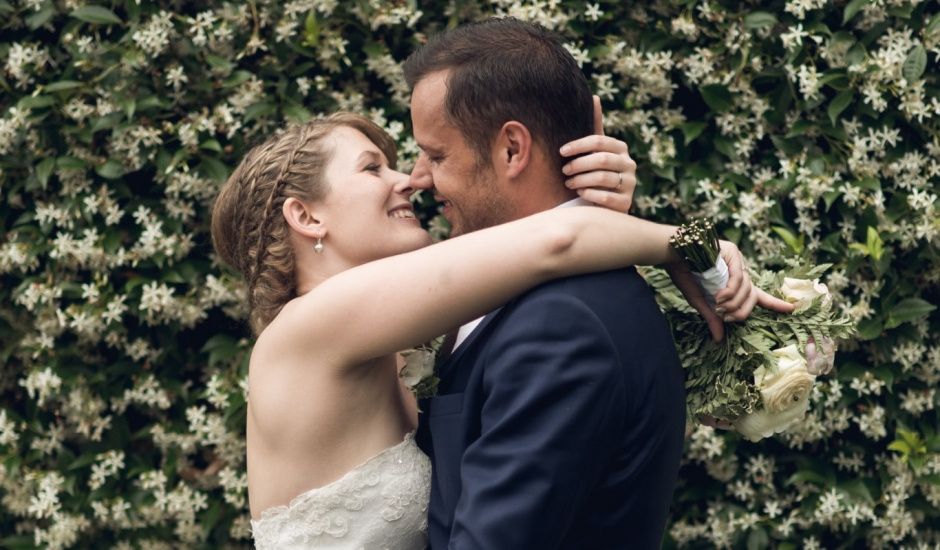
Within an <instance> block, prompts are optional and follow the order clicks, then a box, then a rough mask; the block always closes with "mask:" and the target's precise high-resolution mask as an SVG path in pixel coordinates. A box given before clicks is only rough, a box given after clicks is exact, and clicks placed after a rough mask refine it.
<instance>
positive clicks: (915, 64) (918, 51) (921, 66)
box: [901, 44, 927, 84]
mask: <svg viewBox="0 0 940 550" xmlns="http://www.w3.org/2000/svg"><path fill="white" fill-rule="evenodd" d="M926 68H927V50H925V49H924V45H923V44H918V45H916V46H914V49H913V50H911V53H909V54H907V59H905V60H904V65H903V66H902V67H901V74H902V75H904V79H905V80H907V83H908V84H911V83H912V82H914V81H916V80H917V79H919V78H920V77H921V75H923V74H924V70H925V69H926Z"/></svg>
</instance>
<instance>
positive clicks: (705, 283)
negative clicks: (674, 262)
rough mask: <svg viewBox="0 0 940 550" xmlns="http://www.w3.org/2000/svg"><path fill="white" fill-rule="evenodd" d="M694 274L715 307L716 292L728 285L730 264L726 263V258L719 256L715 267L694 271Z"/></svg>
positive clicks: (707, 298) (706, 296)
mask: <svg viewBox="0 0 940 550" xmlns="http://www.w3.org/2000/svg"><path fill="white" fill-rule="evenodd" d="M692 274H693V275H695V280H696V281H698V284H699V286H701V287H702V290H704V291H705V299H706V300H708V303H709V304H711V306H712V307H714V306H715V294H716V293H718V291H719V290H721V289H723V288H725V287H726V286H728V264H726V263H725V259H724V258H722V257H721V256H718V260H717V261H715V267H712V268H710V269H707V270H705V271H703V272H701V273H696V272H693V273H692Z"/></svg>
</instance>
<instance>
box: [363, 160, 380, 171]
mask: <svg viewBox="0 0 940 550" xmlns="http://www.w3.org/2000/svg"><path fill="white" fill-rule="evenodd" d="M381 169H382V166H380V165H379V164H376V163H374V162H373V163H372V164H368V165H366V167H365V170H366V171H367V172H378V171H379V170H381Z"/></svg>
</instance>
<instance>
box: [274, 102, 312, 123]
mask: <svg viewBox="0 0 940 550" xmlns="http://www.w3.org/2000/svg"><path fill="white" fill-rule="evenodd" d="M281 110H282V111H283V112H284V118H286V119H288V120H290V121H293V122H298V123H303V122H307V121H308V120H310V119H311V118H312V117H313V114H312V113H311V112H310V111H308V110H307V108H306V107H304V106H303V105H301V104H299V103H294V102H289V103H285V104H284V105H282V106H281Z"/></svg>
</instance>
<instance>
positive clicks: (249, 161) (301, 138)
mask: <svg viewBox="0 0 940 550" xmlns="http://www.w3.org/2000/svg"><path fill="white" fill-rule="evenodd" d="M341 126H345V127H349V128H353V129H355V130H358V131H360V132H362V133H363V134H365V136H366V137H367V138H369V139H370V140H371V141H372V142H373V143H375V144H376V146H378V147H379V149H381V150H382V152H383V153H385V157H386V158H387V159H388V160H389V163H390V165H391V166H392V167H394V166H395V164H396V161H397V155H396V151H395V142H394V141H393V140H392V138H391V137H390V136H389V135H388V134H387V133H385V131H383V130H382V129H381V128H380V127H379V126H377V125H376V124H375V123H373V122H372V121H371V120H369V119H367V118H365V117H363V116H360V115H356V114H353V113H345V112H341V113H336V114H333V115H330V116H328V117H326V118H322V119H315V120H311V121H309V122H306V123H304V124H299V125H294V126H289V127H287V128H286V129H285V130H284V131H282V132H280V133H278V134H276V135H273V136H271V137H269V138H268V139H267V140H265V141H264V142H263V143H261V144H260V145H256V146H255V147H253V148H252V149H251V150H250V151H248V154H247V155H245V157H244V158H243V159H242V161H241V162H240V163H239V164H238V167H237V168H235V171H234V172H232V175H231V176H229V178H228V180H227V181H226V182H225V185H223V186H222V189H221V191H219V195H218V197H216V199H215V204H214V205H213V208H212V243H213V245H214V246H215V250H216V252H217V253H218V254H219V257H220V258H221V259H222V261H224V262H225V263H227V264H229V265H231V266H232V267H234V268H235V269H237V270H238V271H239V272H240V273H241V274H242V276H243V277H244V278H245V282H246V283H247V286H248V309H249V324H250V325H251V329H252V331H253V332H254V334H255V335H258V334H260V333H261V331H262V330H264V328H265V327H266V326H268V324H269V323H270V322H271V321H272V320H273V319H274V318H275V317H276V316H277V314H278V313H279V312H280V311H281V308H283V307H284V304H286V303H287V302H288V301H290V300H291V299H293V298H295V297H296V296H297V281H296V274H295V264H294V262H295V256H294V250H293V248H292V245H291V241H290V227H289V226H288V224H287V220H285V219H284V215H283V213H282V207H283V205H284V201H285V200H286V199H287V198H288V197H294V198H297V199H299V200H301V201H304V202H312V201H317V200H321V199H323V198H324V197H325V196H326V195H327V194H328V193H329V191H330V186H329V184H328V183H327V182H325V181H324V180H323V174H324V172H325V169H326V166H327V164H328V163H329V160H330V158H331V151H330V150H328V148H327V147H325V145H324V138H326V137H327V136H328V135H329V134H330V133H331V132H332V131H333V130H334V129H336V128H338V127H341ZM334 183H335V182H334Z"/></svg>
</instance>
